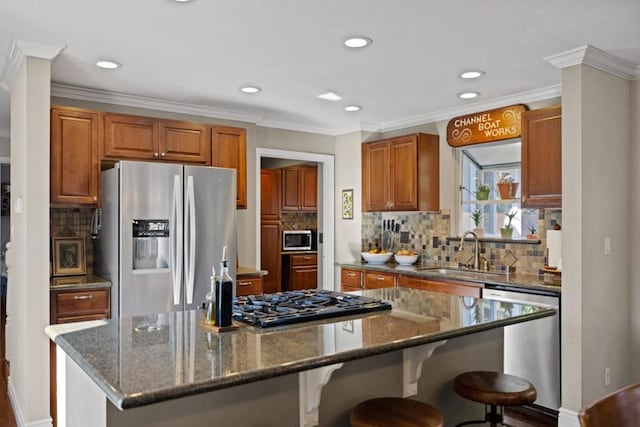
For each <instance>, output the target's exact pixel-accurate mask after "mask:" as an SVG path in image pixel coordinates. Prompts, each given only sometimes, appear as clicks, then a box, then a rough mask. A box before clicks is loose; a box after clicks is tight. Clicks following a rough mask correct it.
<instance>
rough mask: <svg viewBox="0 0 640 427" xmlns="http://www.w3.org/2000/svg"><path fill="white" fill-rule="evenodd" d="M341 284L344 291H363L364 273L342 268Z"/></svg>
mask: <svg viewBox="0 0 640 427" xmlns="http://www.w3.org/2000/svg"><path fill="white" fill-rule="evenodd" d="M340 282H341V284H342V289H343V290H344V289H346V288H349V290H352V291H353V290H358V291H359V290H362V271H360V270H353V269H351V268H344V267H343V268H342V270H341V272H340Z"/></svg>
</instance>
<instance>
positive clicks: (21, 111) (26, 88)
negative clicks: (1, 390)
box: [2, 41, 61, 427]
mask: <svg viewBox="0 0 640 427" xmlns="http://www.w3.org/2000/svg"><path fill="white" fill-rule="evenodd" d="M60 50H61V49H60V48H58V47H52V46H44V45H37V44H33V43H25V42H19V41H16V42H14V44H13V47H12V50H11V54H10V58H9V61H8V63H7V64H8V65H7V67H6V68H5V70H4V72H3V74H2V84H3V86H4V87H5V88H9V89H10V93H11V237H10V239H11V250H10V254H9V255H8V260H7V261H8V262H7V264H8V267H9V271H8V272H9V275H8V292H7V314H8V319H7V358H8V360H9V362H10V364H11V371H10V376H9V396H10V399H11V403H12V405H13V409H14V412H15V414H16V418H17V419H16V421H17V422H18V425H29V426H38V427H39V426H49V425H51V418H50V411H49V387H48V381H47V380H48V378H49V339H48V338H47V336H46V335H45V334H44V328H45V326H46V325H48V324H49V108H50V106H49V104H50V87H51V59H53V58H55V57H56V56H57V54H58V53H59V52H60Z"/></svg>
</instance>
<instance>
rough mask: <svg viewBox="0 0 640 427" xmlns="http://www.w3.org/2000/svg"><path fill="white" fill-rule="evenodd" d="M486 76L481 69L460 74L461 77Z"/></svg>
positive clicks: (475, 77)
mask: <svg viewBox="0 0 640 427" xmlns="http://www.w3.org/2000/svg"><path fill="white" fill-rule="evenodd" d="M482 76H484V71H479V70H469V71H465V72H464V73H462V74H460V78H462V79H477V78H478V77H482Z"/></svg>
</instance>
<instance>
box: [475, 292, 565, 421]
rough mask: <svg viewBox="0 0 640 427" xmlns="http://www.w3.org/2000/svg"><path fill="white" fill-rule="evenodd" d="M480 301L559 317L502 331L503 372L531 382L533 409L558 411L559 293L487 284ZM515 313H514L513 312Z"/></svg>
mask: <svg viewBox="0 0 640 427" xmlns="http://www.w3.org/2000/svg"><path fill="white" fill-rule="evenodd" d="M482 298H483V299H488V300H497V301H504V302H515V303H529V304H535V305H545V306H551V307H554V308H555V309H556V310H558V314H557V315H555V316H552V317H545V318H543V319H537V320H532V321H528V322H524V323H519V324H516V325H510V326H506V327H505V328H504V367H503V370H504V373H506V374H512V375H517V376H519V377H522V378H524V379H526V380H528V381H529V382H531V383H532V384H533V385H534V386H535V387H536V390H537V392H538V398H537V399H536V401H535V402H534V405H535V406H540V407H543V408H547V409H551V410H553V411H558V409H559V408H560V294H559V293H555V292H550V291H545V290H537V289H535V290H531V289H522V288H520V287H515V286H508V285H497V284H490V283H486V284H485V287H484V290H483V293H482ZM514 314H515V313H514ZM518 314H519V313H518Z"/></svg>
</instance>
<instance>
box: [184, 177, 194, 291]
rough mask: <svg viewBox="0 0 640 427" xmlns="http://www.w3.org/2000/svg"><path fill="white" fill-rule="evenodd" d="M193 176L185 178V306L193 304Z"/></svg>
mask: <svg viewBox="0 0 640 427" xmlns="http://www.w3.org/2000/svg"><path fill="white" fill-rule="evenodd" d="M195 204H196V203H195V196H194V188H193V176H189V177H187V209H189V231H188V233H189V256H188V259H186V260H185V261H187V262H188V270H187V304H192V303H193V290H194V289H193V288H194V286H193V285H194V283H193V282H194V275H195V264H196V206H195Z"/></svg>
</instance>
